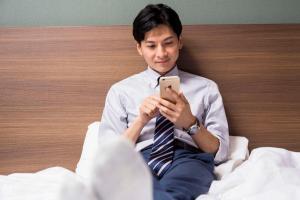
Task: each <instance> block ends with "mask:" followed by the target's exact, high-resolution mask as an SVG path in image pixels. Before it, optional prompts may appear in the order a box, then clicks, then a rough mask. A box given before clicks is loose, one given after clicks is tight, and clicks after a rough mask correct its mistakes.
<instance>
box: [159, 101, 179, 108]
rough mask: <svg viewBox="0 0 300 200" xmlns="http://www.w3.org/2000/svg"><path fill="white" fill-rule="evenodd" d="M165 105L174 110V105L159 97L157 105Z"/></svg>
mask: <svg viewBox="0 0 300 200" xmlns="http://www.w3.org/2000/svg"><path fill="white" fill-rule="evenodd" d="M162 106H163V107H167V108H169V109H171V110H176V105H175V104H174V103H172V102H170V101H168V100H165V99H160V101H159V104H158V107H159V108H160V107H162Z"/></svg>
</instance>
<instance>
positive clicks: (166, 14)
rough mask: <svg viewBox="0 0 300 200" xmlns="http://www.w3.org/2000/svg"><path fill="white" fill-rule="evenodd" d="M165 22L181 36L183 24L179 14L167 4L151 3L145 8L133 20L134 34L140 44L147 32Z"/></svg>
mask: <svg viewBox="0 0 300 200" xmlns="http://www.w3.org/2000/svg"><path fill="white" fill-rule="evenodd" d="M161 24H164V25H167V26H169V27H170V28H171V29H172V30H173V31H174V33H176V35H177V37H178V38H179V37H180V35H181V32H182V25H181V21H180V19H179V16H178V14H177V13H176V12H175V11H174V10H173V9H172V8H170V7H169V6H167V5H165V4H149V5H147V6H146V7H145V8H143V9H142V10H141V11H140V12H139V13H138V15H137V16H136V17H135V19H134V21H133V30H132V34H133V37H134V39H135V40H136V41H137V42H138V43H139V44H140V43H141V42H142V41H143V40H144V39H145V34H146V33H147V32H148V31H150V30H152V29H153V28H155V27H157V26H159V25H161Z"/></svg>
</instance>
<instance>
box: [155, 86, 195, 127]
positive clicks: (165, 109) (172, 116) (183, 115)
mask: <svg viewBox="0 0 300 200" xmlns="http://www.w3.org/2000/svg"><path fill="white" fill-rule="evenodd" d="M166 90H167V93H169V95H170V97H171V99H172V101H167V100H164V99H160V101H159V105H158V106H159V111H160V113H161V114H162V115H163V116H165V117H166V118H167V119H169V120H170V121H171V122H173V123H174V124H175V126H176V127H178V128H189V127H190V126H191V125H192V124H194V123H195V121H196V118H195V116H193V114H192V112H191V108H190V104H189V102H188V101H187V99H186V98H185V96H184V95H183V93H182V92H180V93H179V94H177V93H176V92H175V91H174V90H172V89H170V88H167V89H166Z"/></svg>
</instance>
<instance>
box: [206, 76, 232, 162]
mask: <svg viewBox="0 0 300 200" xmlns="http://www.w3.org/2000/svg"><path fill="white" fill-rule="evenodd" d="M205 104H206V110H205V116H204V117H203V124H204V126H205V127H206V129H207V130H208V131H209V132H210V133H212V134H213V135H214V136H215V137H217V138H218V139H219V143H220V146H219V149H218V151H217V153H216V155H215V163H220V162H223V161H225V160H226V159H227V157H228V150H229V133H228V123H227V118H226V114H225V109H224V105H223V100H222V96H221V94H220V92H219V89H218V86H217V84H216V83H214V82H211V83H210V85H209V87H208V92H207V98H206V103H205Z"/></svg>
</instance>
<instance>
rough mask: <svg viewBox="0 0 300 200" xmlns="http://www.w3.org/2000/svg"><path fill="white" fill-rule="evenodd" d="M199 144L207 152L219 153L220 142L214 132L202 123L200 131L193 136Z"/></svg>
mask: <svg viewBox="0 0 300 200" xmlns="http://www.w3.org/2000/svg"><path fill="white" fill-rule="evenodd" d="M192 138H193V140H194V142H195V143H196V144H197V146H198V147H199V148H200V149H201V150H203V151H204V152H207V153H213V154H215V153H217V151H218V149H219V146H220V142H219V139H218V138H216V137H215V136H214V135H213V134H211V133H210V132H209V131H208V130H207V129H206V128H205V127H204V126H203V125H202V124H201V126H200V129H199V130H198V133H196V134H195V135H193V136H192Z"/></svg>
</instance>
